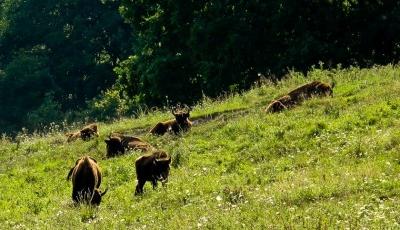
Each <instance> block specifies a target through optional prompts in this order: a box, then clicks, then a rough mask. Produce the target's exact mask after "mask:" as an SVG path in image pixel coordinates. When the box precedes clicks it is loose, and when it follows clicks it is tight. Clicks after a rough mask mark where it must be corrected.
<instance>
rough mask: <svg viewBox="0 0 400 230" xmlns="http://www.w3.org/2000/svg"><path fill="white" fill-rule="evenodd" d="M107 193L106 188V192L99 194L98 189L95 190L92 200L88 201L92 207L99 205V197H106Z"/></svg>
mask: <svg viewBox="0 0 400 230" xmlns="http://www.w3.org/2000/svg"><path fill="white" fill-rule="evenodd" d="M107 191H108V188H106V190H105V191H104V192H101V191H100V189H97V188H96V189H95V190H94V191H93V196H92V200H91V201H90V203H91V204H93V205H99V204H100V202H101V197H102V196H104V195H106V193H107Z"/></svg>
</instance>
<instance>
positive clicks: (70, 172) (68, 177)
mask: <svg viewBox="0 0 400 230" xmlns="http://www.w3.org/2000/svg"><path fill="white" fill-rule="evenodd" d="M74 168H75V167H72V168H71V169H70V170H69V173H68V175H67V180H69V179H70V178H71V175H72V172H73V171H74Z"/></svg>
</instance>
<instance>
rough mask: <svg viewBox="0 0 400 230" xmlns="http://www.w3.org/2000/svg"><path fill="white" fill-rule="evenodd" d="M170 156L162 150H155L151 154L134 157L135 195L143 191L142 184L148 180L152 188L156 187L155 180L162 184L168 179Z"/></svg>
mask: <svg viewBox="0 0 400 230" xmlns="http://www.w3.org/2000/svg"><path fill="white" fill-rule="evenodd" d="M170 163H171V157H170V156H169V155H168V154H167V153H166V152H164V151H159V150H157V151H155V152H153V153H151V154H147V155H143V156H140V157H139V158H137V159H136V162H135V166H136V176H137V180H138V184H137V185H136V190H135V195H138V194H141V193H143V186H144V184H145V183H146V181H150V182H151V183H152V185H153V189H155V188H156V187H157V181H161V183H162V184H163V185H164V184H165V183H166V182H167V180H168V175H169V164H170Z"/></svg>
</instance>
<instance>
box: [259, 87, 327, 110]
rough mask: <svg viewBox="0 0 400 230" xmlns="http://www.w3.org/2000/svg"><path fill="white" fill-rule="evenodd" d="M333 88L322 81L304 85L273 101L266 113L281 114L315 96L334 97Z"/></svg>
mask: <svg viewBox="0 0 400 230" xmlns="http://www.w3.org/2000/svg"><path fill="white" fill-rule="evenodd" d="M333 87H334V83H332V85H331V86H330V85H328V84H326V83H323V82H320V81H313V82H311V83H308V84H305V85H302V86H300V87H298V88H296V89H294V90H292V91H290V92H289V93H288V94H287V95H284V96H282V97H280V98H278V99H275V100H272V102H271V103H270V104H269V105H268V106H267V108H266V109H265V112H272V113H274V112H280V111H282V110H284V109H287V108H290V107H293V106H295V105H296V104H299V103H301V102H302V101H303V100H305V99H308V98H311V97H313V96H333Z"/></svg>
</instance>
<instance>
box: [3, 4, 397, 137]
mask: <svg viewBox="0 0 400 230" xmlns="http://www.w3.org/2000/svg"><path fill="white" fill-rule="evenodd" d="M121 15H122V16H121ZM399 31H400V2H398V1H381V0H365V1H360V0H274V1H261V0H214V1H211V0H152V1H150V0H87V1H84V0H41V1H35V0H0V106H1V108H0V132H4V131H9V130H19V129H20V128H21V127H22V126H25V127H28V128H32V129H35V128H38V127H39V126H41V125H43V124H46V123H48V122H51V121H59V120H60V119H64V118H65V117H66V114H67V115H68V114H73V113H71V112H70V111H80V112H79V113H80V114H84V115H88V116H90V117H91V118H102V119H107V118H109V117H113V116H114V114H118V115H123V114H124V113H126V112H127V111H129V110H133V109H134V108H135V107H136V106H140V105H142V104H146V105H151V106H152V105H163V104H166V103H176V102H181V103H194V102H196V101H198V100H199V99H200V98H201V97H202V96H203V95H206V96H211V97H214V96H218V95H221V94H223V93H225V92H227V91H231V90H242V89H247V88H249V87H250V86H251V85H252V84H253V82H254V81H255V80H257V79H258V74H259V73H261V74H264V75H265V76H267V77H270V78H274V80H277V79H279V78H280V76H283V75H284V74H285V73H286V72H287V71H288V69H295V70H299V71H307V70H308V69H309V68H310V67H311V66H312V65H316V64H318V63H320V62H322V63H324V65H325V67H335V66H336V65H337V64H341V65H342V66H348V65H358V66H361V67H363V66H369V65H372V64H386V63H388V62H398V59H399V55H400V32H399ZM82 111H84V112H82Z"/></svg>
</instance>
